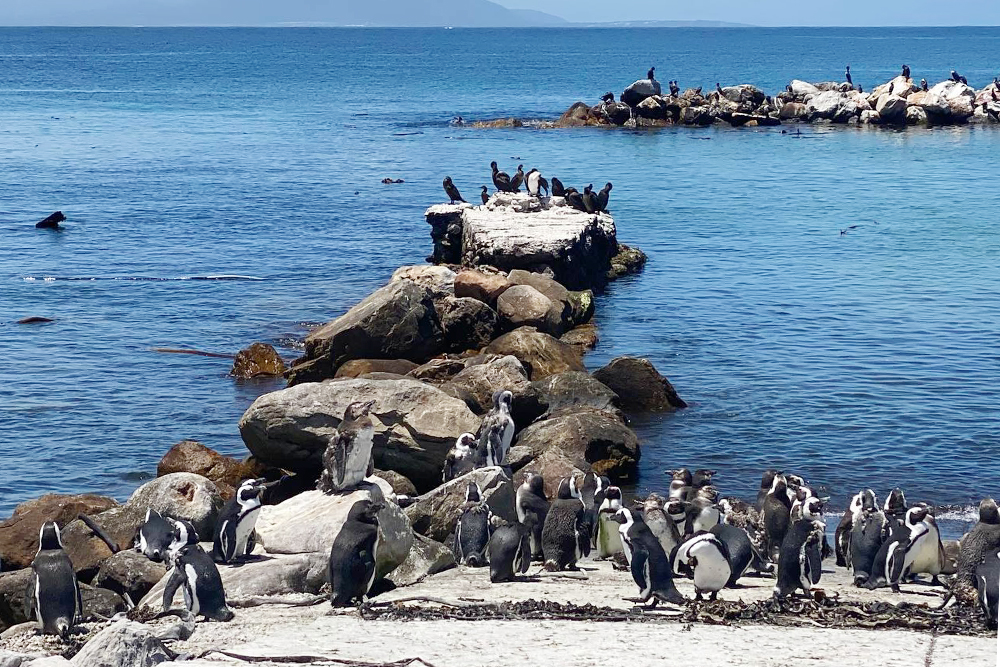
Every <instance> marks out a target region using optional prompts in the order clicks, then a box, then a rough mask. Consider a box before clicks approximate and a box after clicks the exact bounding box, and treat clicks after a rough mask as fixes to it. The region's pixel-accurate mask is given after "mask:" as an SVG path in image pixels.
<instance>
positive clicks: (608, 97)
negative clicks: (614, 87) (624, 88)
mask: <svg viewBox="0 0 1000 667" xmlns="http://www.w3.org/2000/svg"><path fill="white" fill-rule="evenodd" d="M601 101H602V102H604V103H605V104H612V103H613V102H614V101H615V94H614V93H612V92H607V93H604V97H602V98H601Z"/></svg>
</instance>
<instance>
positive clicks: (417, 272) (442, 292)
mask: <svg viewBox="0 0 1000 667" xmlns="http://www.w3.org/2000/svg"><path fill="white" fill-rule="evenodd" d="M397 280H408V281H410V282H412V283H415V284H417V285H419V286H421V287H425V288H427V289H429V290H430V291H431V294H432V295H433V296H434V297H435V298H440V297H444V296H455V272H454V271H452V270H451V269H449V268H448V267H447V266H437V265H435V264H415V265H412V266H401V267H399V268H398V269H396V270H395V271H394V272H393V274H392V278H390V279H389V282H395V281H397Z"/></svg>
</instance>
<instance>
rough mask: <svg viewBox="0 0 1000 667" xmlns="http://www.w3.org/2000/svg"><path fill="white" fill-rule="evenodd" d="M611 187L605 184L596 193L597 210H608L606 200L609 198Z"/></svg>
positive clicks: (609, 184)
mask: <svg viewBox="0 0 1000 667" xmlns="http://www.w3.org/2000/svg"><path fill="white" fill-rule="evenodd" d="M612 187H613V186H612V185H611V183H605V184H604V187H603V188H601V191H600V192H598V193H597V210H598V211H602V212H603V211H607V210H608V198H609V197H610V196H611V188H612Z"/></svg>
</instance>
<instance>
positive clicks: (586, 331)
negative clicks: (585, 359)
mask: <svg viewBox="0 0 1000 667" xmlns="http://www.w3.org/2000/svg"><path fill="white" fill-rule="evenodd" d="M559 340H560V341H562V342H563V343H566V344H567V345H572V346H573V347H575V348H576V350H577V352H578V353H579V354H580V355H581V356H582V355H583V354H584V353H585V352H586V351H587V350H593V349H594V348H595V347H597V343H598V341H599V340H600V338H599V337H598V335H597V325H596V324H594V323H593V322H588V323H587V324H581V325H580V326H578V327H575V328H573V329H570V330H569V331H567V332H566V333H564V334H563V335H562V336H560V337H559Z"/></svg>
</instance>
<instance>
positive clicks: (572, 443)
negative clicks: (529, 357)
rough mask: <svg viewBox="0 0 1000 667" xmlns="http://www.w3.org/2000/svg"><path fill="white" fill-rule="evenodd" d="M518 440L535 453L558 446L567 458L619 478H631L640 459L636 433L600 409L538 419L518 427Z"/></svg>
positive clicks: (542, 452)
mask: <svg viewBox="0 0 1000 667" xmlns="http://www.w3.org/2000/svg"><path fill="white" fill-rule="evenodd" d="M517 444H518V446H520V447H527V448H530V449H531V451H532V452H534V454H535V456H536V457H538V456H541V455H542V454H544V453H545V452H547V451H549V450H550V449H557V450H560V451H561V452H562V453H563V454H564V455H565V456H566V457H567V458H568V459H569V460H571V461H579V460H584V461H586V462H587V463H589V464H590V465H591V466H592V467H593V468H594V471H595V472H599V473H600V474H603V475H608V476H609V477H611V478H612V479H615V480H619V481H627V480H631V479H633V478H634V475H635V471H636V467H637V466H638V463H639V439H638V438H637V437H636V435H635V433H633V432H632V430H631V429H630V428H628V427H627V426H626V425H625V424H623V423H622V421H621V420H620V419H618V418H617V417H616V416H615V415H613V414H610V413H608V412H604V411H602V410H592V409H580V410H578V411H575V412H569V413H563V414H560V415H557V416H554V417H552V418H551V419H545V420H542V421H537V422H535V423H534V424H532V425H530V426H528V427H527V428H526V429H524V430H523V431H521V435H520V436H519V437H518V439H517Z"/></svg>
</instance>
